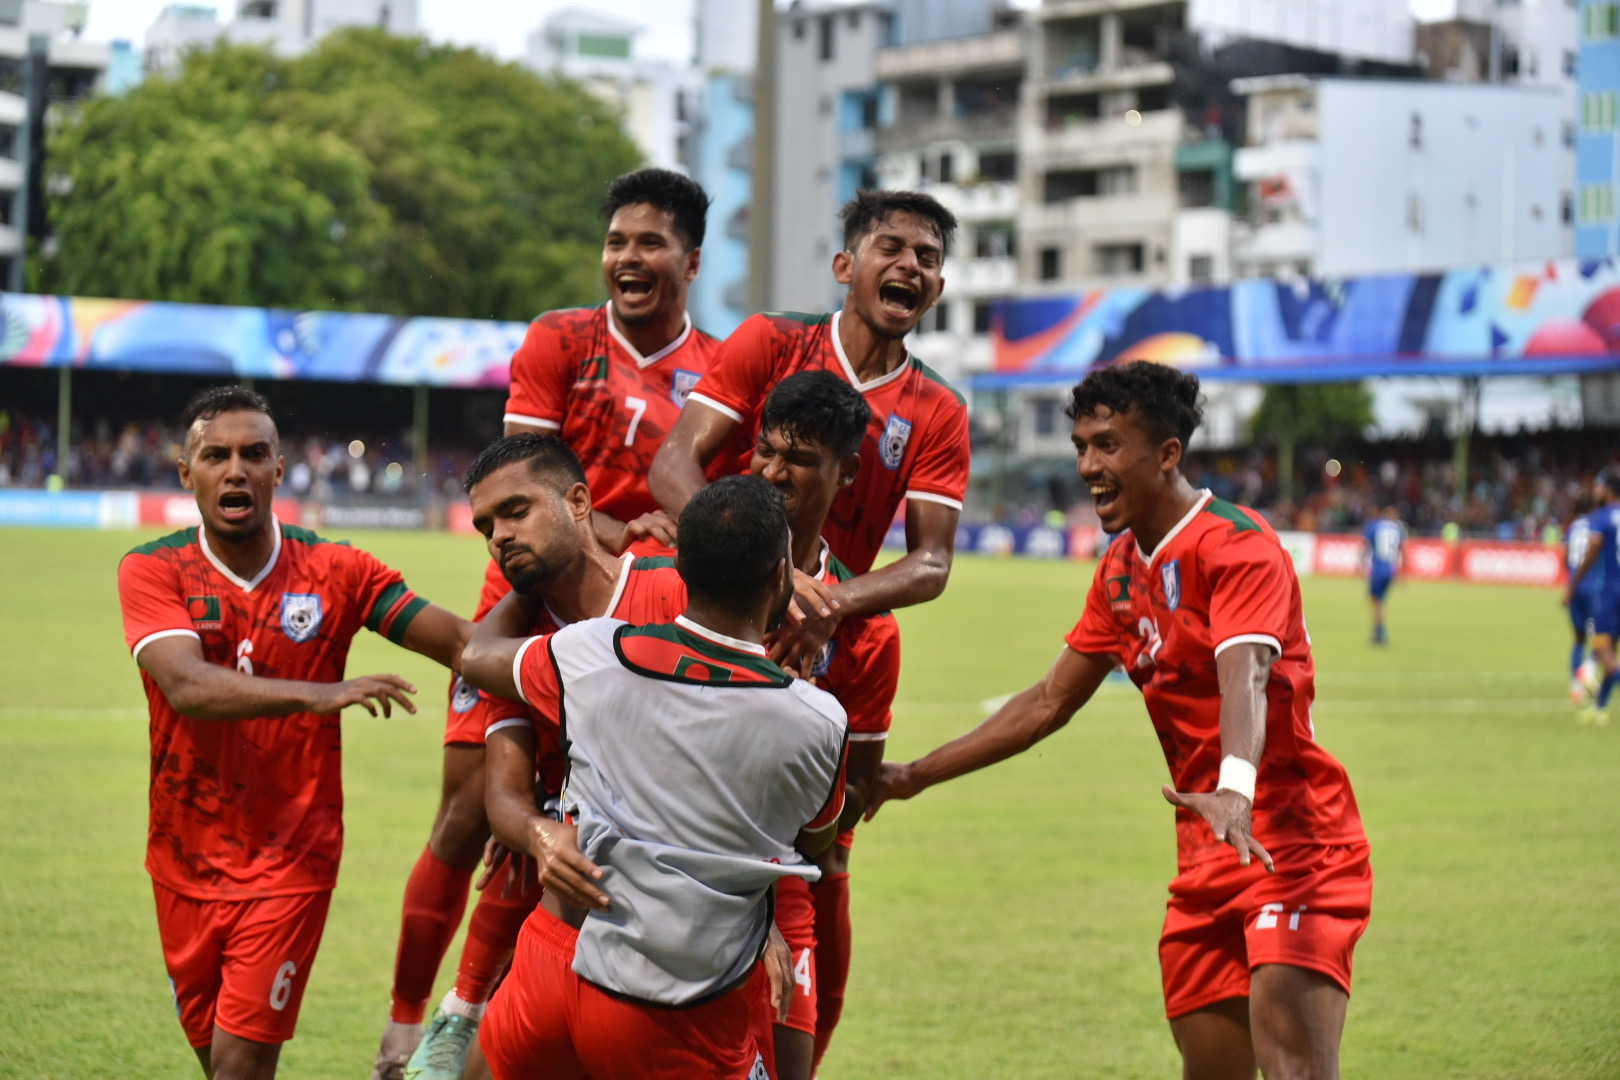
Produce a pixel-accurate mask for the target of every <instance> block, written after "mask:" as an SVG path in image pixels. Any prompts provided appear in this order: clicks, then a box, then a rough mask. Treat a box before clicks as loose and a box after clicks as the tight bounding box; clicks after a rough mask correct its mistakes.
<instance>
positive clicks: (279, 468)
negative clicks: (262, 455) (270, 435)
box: [271, 454, 287, 487]
mask: <svg viewBox="0 0 1620 1080" xmlns="http://www.w3.org/2000/svg"><path fill="white" fill-rule="evenodd" d="M286 475H287V459H286V458H284V457H282V456H281V455H280V454H277V455H276V482H275V483H274V484H272V485H271V486H272V487H280V486H281V479H282V477H284V476H286Z"/></svg>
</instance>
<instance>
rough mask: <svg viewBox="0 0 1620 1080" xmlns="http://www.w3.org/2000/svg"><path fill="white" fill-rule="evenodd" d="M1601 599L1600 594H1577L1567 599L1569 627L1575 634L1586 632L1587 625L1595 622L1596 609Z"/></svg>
mask: <svg viewBox="0 0 1620 1080" xmlns="http://www.w3.org/2000/svg"><path fill="white" fill-rule="evenodd" d="M1602 599H1603V597H1602V594H1600V593H1589V592H1578V593H1576V594H1575V595H1574V596H1571V597H1570V598H1569V625H1570V626H1572V627H1574V628H1575V632H1576V633H1577V634H1584V633H1586V631H1587V624H1588V623H1592V622H1595V621H1596V620H1597V609H1598V605H1599V603H1600V602H1601V601H1602Z"/></svg>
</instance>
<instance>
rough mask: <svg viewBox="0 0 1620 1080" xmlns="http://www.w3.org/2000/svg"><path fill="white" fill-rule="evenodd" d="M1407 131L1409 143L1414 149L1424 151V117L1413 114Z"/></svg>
mask: <svg viewBox="0 0 1620 1080" xmlns="http://www.w3.org/2000/svg"><path fill="white" fill-rule="evenodd" d="M1407 130H1408V136H1407V143H1408V144H1409V145H1410V146H1411V147H1412V149H1414V150H1421V149H1423V117H1421V116H1419V115H1418V114H1417V113H1413V114H1412V119H1411V121H1410V123H1409V125H1408V128H1407Z"/></svg>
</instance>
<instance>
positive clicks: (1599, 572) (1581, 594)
mask: <svg viewBox="0 0 1620 1080" xmlns="http://www.w3.org/2000/svg"><path fill="white" fill-rule="evenodd" d="M1592 514H1593V500H1592V499H1591V498H1590V497H1588V496H1585V495H1583V496H1581V498H1580V500H1579V501H1577V502H1576V504H1575V519H1574V520H1573V521H1571V522H1570V523H1569V528H1568V529H1566V530H1565V532H1564V558H1565V563H1564V565H1565V566H1566V567H1567V568H1568V571H1569V577H1570V579H1571V580H1574V578H1575V575H1576V574H1577V573H1579V571H1580V569H1581V567H1582V566H1584V565H1586V553H1587V552H1588V551H1590V550H1591V549H1592ZM1602 597H1603V565H1602V563H1599V564H1598V565H1596V566H1594V567H1592V569H1591V570H1590V571H1588V572H1587V574H1586V575H1585V576H1584V577H1582V578H1581V583H1580V586H1579V587H1578V588H1574V589H1571V590H1570V592H1569V599H1568V605H1569V626H1570V630H1571V631H1572V632H1573V633H1574V636H1575V641H1574V644H1573V645H1571V646H1570V650H1569V699H1570V700H1571V701H1572V702H1574V703H1575V704H1576V705H1585V704H1586V703H1587V701H1588V700H1589V699H1591V698H1594V697H1596V696H1597V692H1598V685H1599V684H1598V680H1599V678H1600V676H1599V675H1598V674H1597V672H1598V664H1597V659H1596V657H1593V658H1591V659H1588V658H1587V655H1586V648H1587V645H1588V639H1589V638H1590V637H1591V635H1592V623H1593V620H1594V618H1595V617H1596V614H1597V606H1598V603H1599V601H1600V600H1601V599H1602Z"/></svg>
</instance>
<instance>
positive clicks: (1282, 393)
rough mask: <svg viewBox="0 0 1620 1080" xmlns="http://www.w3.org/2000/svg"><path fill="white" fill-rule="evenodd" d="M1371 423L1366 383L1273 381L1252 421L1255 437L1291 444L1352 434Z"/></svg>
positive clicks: (1370, 406)
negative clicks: (1302, 440) (1309, 439)
mask: <svg viewBox="0 0 1620 1080" xmlns="http://www.w3.org/2000/svg"><path fill="white" fill-rule="evenodd" d="M1372 422H1373V405H1372V391H1370V390H1368V389H1367V386H1366V384H1365V383H1358V382H1357V383H1272V384H1271V385H1269V386H1267V387H1266V393H1265V397H1264V398H1262V399H1261V401H1260V408H1259V409H1258V410H1257V411H1256V412H1255V414H1254V419H1253V420H1252V421H1251V423H1252V426H1253V430H1254V435H1255V438H1257V439H1259V440H1261V441H1263V442H1277V443H1283V444H1289V443H1292V442H1294V441H1296V440H1298V439H1301V438H1312V439H1332V438H1336V437H1338V436H1342V435H1351V434H1355V433H1357V432H1359V431H1361V430H1362V429H1363V428H1366V427H1369V426H1371V424H1372Z"/></svg>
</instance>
